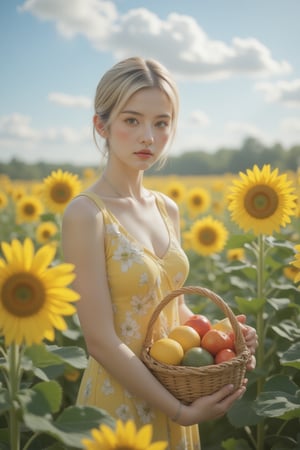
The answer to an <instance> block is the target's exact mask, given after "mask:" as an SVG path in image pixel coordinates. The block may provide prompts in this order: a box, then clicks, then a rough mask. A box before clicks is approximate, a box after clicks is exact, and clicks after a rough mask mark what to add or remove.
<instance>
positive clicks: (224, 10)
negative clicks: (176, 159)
mask: <svg viewBox="0 0 300 450" xmlns="http://www.w3.org/2000/svg"><path fill="white" fill-rule="evenodd" d="M299 17H300V2H299V0H286V1H283V0H251V1H241V0H209V1H207V0H185V1H183V0H160V1H158V0H153V1H150V0H148V1H138V0H115V1H103V0H23V1H21V0H2V1H1V4H0V52H1V54H0V55H1V72H0V73H1V83H0V98H1V102H0V161H9V160H10V159H11V158H12V157H17V158H19V159H21V160H24V161H27V162H35V161H49V162H58V163H63V162H69V163H75V164H93V165H94V164H97V162H98V160H99V150H98V149H97V148H96V147H95V144H94V142H93V138H92V126H91V123H92V115H93V109H92V103H93V96H94V92H95V89H96V85H97V83H98V81H99V79H100V78H101V76H102V75H103V73H104V72H105V71H106V70H107V69H108V68H109V67H111V65H113V64H114V63H115V62H116V61H118V60H119V59H122V58H123V57H127V56H132V55H140V56H143V57H151V58H156V59H158V60H159V61H161V62H162V63H164V64H165V65H166V66H167V67H168V68H169V70H170V71H171V72H172V73H173V75H174V77H175V78H176V80H177V83H178V87H179V92H180V100H181V108H180V118H179V126H178V132H177V137H176V140H175V142H174V145H173V149H172V154H173V155H178V154H181V153H183V152H185V151H189V150H198V149H201V150H204V151H207V152H209V153H213V152H215V151H216V150H218V149H219V148H220V147H224V146H230V147H234V148H238V147H239V146H240V145H241V143H242V141H243V139H245V137H247V136H253V137H256V138H258V139H259V140H260V141H261V142H262V143H263V144H265V145H272V144H274V143H276V142H279V143H281V144H282V145H283V146H284V147H286V148H289V147H290V146H292V145H294V144H299V143H300V52H299V44H300V27H299Z"/></svg>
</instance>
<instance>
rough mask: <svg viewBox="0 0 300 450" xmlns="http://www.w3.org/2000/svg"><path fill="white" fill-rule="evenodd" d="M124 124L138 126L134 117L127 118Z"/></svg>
mask: <svg viewBox="0 0 300 450" xmlns="http://www.w3.org/2000/svg"><path fill="white" fill-rule="evenodd" d="M125 122H126V123H128V125H138V120H137V119H136V118H135V117H127V119H125Z"/></svg>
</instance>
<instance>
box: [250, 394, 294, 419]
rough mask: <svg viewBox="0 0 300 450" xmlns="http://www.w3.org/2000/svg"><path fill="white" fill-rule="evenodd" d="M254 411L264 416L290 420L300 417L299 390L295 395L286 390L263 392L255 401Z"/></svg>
mask: <svg viewBox="0 0 300 450" xmlns="http://www.w3.org/2000/svg"><path fill="white" fill-rule="evenodd" d="M254 408H255V411H256V412H257V414H258V415H260V416H264V417H273V418H275V417H276V418H278V419H283V420H292V419H294V418H298V417H300V391H297V393H296V395H290V394H287V393H286V392H276V391H273V392H263V393H262V394H260V395H259V397H258V398H257V400H256V401H255V406H254Z"/></svg>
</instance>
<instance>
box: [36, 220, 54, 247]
mask: <svg viewBox="0 0 300 450" xmlns="http://www.w3.org/2000/svg"><path fill="white" fill-rule="evenodd" d="M57 232H58V228H57V226H56V225H55V223H54V222H50V221H46V222H41V223H40V224H39V225H38V226H37V228H36V231H35V235H36V240H37V242H38V243H39V244H46V243H47V242H49V241H50V239H51V238H52V237H53V236H55V235H56V233H57Z"/></svg>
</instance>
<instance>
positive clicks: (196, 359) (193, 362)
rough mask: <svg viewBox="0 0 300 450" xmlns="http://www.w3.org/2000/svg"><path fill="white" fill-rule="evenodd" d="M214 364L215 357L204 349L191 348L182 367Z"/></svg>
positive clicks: (182, 362)
mask: <svg viewBox="0 0 300 450" xmlns="http://www.w3.org/2000/svg"><path fill="white" fill-rule="evenodd" d="M211 364H214V357H213V356H212V355H211V354H210V353H209V352H208V351H207V350H205V349H204V348H202V347H193V348H190V349H189V350H188V351H187V352H186V353H185V354H184V357H183V358H182V361H181V365H182V366H192V367H201V366H209V365H211Z"/></svg>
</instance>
